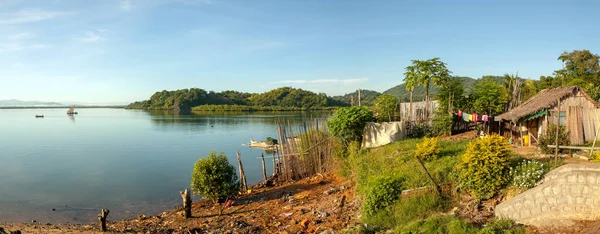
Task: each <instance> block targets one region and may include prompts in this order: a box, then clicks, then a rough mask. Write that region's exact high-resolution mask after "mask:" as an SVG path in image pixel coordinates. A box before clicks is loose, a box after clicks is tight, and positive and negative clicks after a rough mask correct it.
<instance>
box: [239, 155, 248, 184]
mask: <svg viewBox="0 0 600 234" xmlns="http://www.w3.org/2000/svg"><path fill="white" fill-rule="evenodd" d="M237 159H238V164H239V165H240V188H244V192H246V191H248V183H247V182H246V173H244V165H242V157H241V154H240V151H238V152H237Z"/></svg>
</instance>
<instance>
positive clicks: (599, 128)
mask: <svg viewBox="0 0 600 234" xmlns="http://www.w3.org/2000/svg"><path fill="white" fill-rule="evenodd" d="M594 112H595V113H596V119H598V109H595V110H594ZM599 131H600V125H599V126H598V129H596V136H595V137H594V143H592V148H594V147H596V139H598V132H599ZM593 153H594V150H593V149H592V150H590V158H592V155H593Z"/></svg>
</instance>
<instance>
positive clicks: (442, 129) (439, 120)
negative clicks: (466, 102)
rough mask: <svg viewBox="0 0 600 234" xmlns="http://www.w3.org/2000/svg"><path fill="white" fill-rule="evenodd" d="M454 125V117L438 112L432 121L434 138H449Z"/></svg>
mask: <svg viewBox="0 0 600 234" xmlns="http://www.w3.org/2000/svg"><path fill="white" fill-rule="evenodd" d="M453 123H454V121H453V117H452V115H449V114H448V113H444V112H436V113H435V115H433V118H432V119H431V133H432V134H433V135H434V136H447V135H448V134H450V131H452V124H453Z"/></svg>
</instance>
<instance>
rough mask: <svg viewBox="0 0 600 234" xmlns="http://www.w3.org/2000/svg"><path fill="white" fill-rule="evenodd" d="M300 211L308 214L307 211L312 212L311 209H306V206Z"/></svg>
mask: <svg viewBox="0 0 600 234" xmlns="http://www.w3.org/2000/svg"><path fill="white" fill-rule="evenodd" d="M300 212H302V214H306V213H308V212H310V210H309V209H306V208H302V209H300Z"/></svg>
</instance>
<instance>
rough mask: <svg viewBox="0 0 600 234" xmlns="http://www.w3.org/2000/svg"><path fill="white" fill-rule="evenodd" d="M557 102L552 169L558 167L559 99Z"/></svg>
mask: <svg viewBox="0 0 600 234" xmlns="http://www.w3.org/2000/svg"><path fill="white" fill-rule="evenodd" d="M557 102H558V111H557V113H556V136H555V139H554V145H555V146H556V147H554V167H556V166H557V165H558V129H560V98H559V99H558V100H557Z"/></svg>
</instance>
